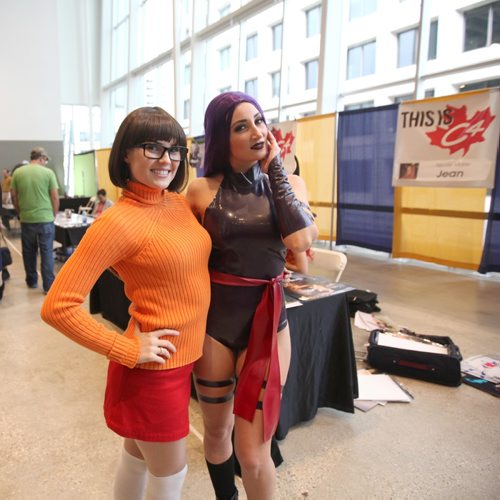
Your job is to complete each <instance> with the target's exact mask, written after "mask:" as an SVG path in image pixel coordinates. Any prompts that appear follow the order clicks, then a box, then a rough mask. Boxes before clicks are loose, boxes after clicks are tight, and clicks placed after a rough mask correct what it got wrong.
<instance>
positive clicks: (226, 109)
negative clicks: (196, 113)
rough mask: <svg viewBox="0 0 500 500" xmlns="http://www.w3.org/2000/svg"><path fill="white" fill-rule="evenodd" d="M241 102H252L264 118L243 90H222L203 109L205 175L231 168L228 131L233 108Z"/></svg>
mask: <svg viewBox="0 0 500 500" xmlns="http://www.w3.org/2000/svg"><path fill="white" fill-rule="evenodd" d="M242 102H249V103H250V104H253V105H254V106H255V107H256V108H257V110H258V111H259V113H260V114H261V115H262V118H263V119H264V122H265V118H264V112H263V111H262V108H261V107H260V105H259V103H258V102H257V101H256V100H255V99H254V98H253V97H251V96H249V95H247V94H244V93H243V92H224V93H222V94H219V95H218V96H216V97H214V98H213V99H212V100H211V101H210V104H209V105H208V107H207V110H206V111H205V155H204V159H203V168H204V172H205V174H204V175H205V177H211V176H213V175H216V174H218V173H223V172H225V171H227V170H228V169H230V168H231V165H230V163H229V153H230V151H229V131H230V128H231V120H232V118H233V113H234V109H235V108H236V106H237V105H238V104H240V103H242Z"/></svg>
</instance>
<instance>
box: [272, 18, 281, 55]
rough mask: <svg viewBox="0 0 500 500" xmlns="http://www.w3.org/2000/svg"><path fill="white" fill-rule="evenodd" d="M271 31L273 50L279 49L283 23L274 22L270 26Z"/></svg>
mask: <svg viewBox="0 0 500 500" xmlns="http://www.w3.org/2000/svg"><path fill="white" fill-rule="evenodd" d="M271 29H272V31H273V50H281V37H282V34H283V24H281V23H279V24H275V25H274V26H273V27H272V28H271Z"/></svg>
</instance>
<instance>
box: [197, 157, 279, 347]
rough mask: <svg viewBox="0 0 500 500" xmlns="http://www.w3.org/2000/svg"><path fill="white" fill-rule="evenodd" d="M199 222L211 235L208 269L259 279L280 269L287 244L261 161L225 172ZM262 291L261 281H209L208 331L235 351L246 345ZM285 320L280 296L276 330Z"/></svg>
mask: <svg viewBox="0 0 500 500" xmlns="http://www.w3.org/2000/svg"><path fill="white" fill-rule="evenodd" d="M203 226H204V227H205V229H206V230H207V231H208V233H209V234H210V236H211V238H212V253H211V255H210V262H209V267H210V269H211V270H214V271H219V272H222V273H227V274H234V275H237V276H244V277H248V278H260V279H271V278H274V277H275V276H278V275H279V274H281V273H282V272H283V268H284V265H285V253H286V251H285V246H284V245H283V241H282V239H281V235H280V233H279V229H278V225H277V223H276V217H275V215H274V210H273V202H272V198H271V189H270V187H269V181H268V179H267V176H265V175H264V174H263V173H262V171H261V170H260V167H259V165H255V166H254V167H252V168H251V169H250V170H248V171H247V172H245V173H244V174H239V173H234V172H232V171H231V172H229V173H226V174H225V176H224V179H223V180H222V183H221V185H220V187H219V189H218V191H217V194H216V195H215V198H214V199H213V201H212V203H210V205H209V206H208V207H207V209H206V211H205V218H204V221H203ZM263 290H264V286H256V287H250V288H248V287H238V286H229V285H219V284H216V283H212V296H211V303H210V309H209V312H208V320H207V333H208V335H210V336H211V337H213V338H215V339H216V340H218V341H219V342H221V343H222V344H224V345H226V346H228V347H230V348H231V349H233V350H234V351H240V350H242V349H245V348H246V347H247V345H248V338H249V334H250V326H251V323H252V318H253V315H254V312H255V308H256V306H257V304H258V303H259V300H260V298H261V296H262V291H263ZM285 325H286V313H285V307H284V300H283V309H282V312H281V317H280V322H279V327H278V331H279V330H282V329H283V328H284V327H285Z"/></svg>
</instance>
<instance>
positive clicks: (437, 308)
mask: <svg viewBox="0 0 500 500" xmlns="http://www.w3.org/2000/svg"><path fill="white" fill-rule="evenodd" d="M7 236H8V238H9V239H10V240H11V241H12V242H13V244H14V245H15V247H16V248H17V250H18V251H19V248H20V241H19V235H18V234H16V233H15V231H14V232H13V233H11V234H10V235H7ZM12 253H13V258H14V264H13V265H12V266H11V267H10V272H11V274H12V278H11V280H10V281H9V282H7V286H6V290H5V296H4V299H3V301H2V302H0V332H1V333H0V353H1V359H2V362H1V363H2V377H3V383H2V389H1V399H0V450H1V456H0V498H1V499H64V500H66V499H82V500H83V499H85V500H86V499H108V498H110V497H111V495H110V491H111V482H112V478H113V474H114V469H115V465H116V462H117V458H118V455H119V450H120V446H121V440H120V438H119V437H118V436H116V435H114V434H113V433H112V432H111V431H109V430H108V429H107V428H106V426H105V424H104V421H103V417H102V400H103V391H104V383H105V372H106V360H105V359H104V358H102V357H101V356H98V355H96V354H94V353H92V352H90V351H87V350H85V349H83V348H81V347H80V346H78V345H76V344H74V343H72V342H71V341H69V340H67V339H66V338H65V337H63V336H62V335H60V334H59V333H57V332H56V331H54V330H53V329H51V328H50V327H48V326H47V325H45V324H44V323H42V322H41V320H40V318H39V310H40V307H41V304H42V302H43V299H44V296H43V294H42V291H41V290H40V289H38V290H31V289H28V288H27V287H26V286H25V284H24V272H23V266H22V260H21V255H20V253H18V252H16V251H13V252H12ZM321 272H322V270H320V269H315V270H313V273H321ZM342 281H343V282H345V283H349V284H351V285H353V286H355V287H356V288H365V289H366V288H367V289H371V290H373V291H375V292H377V293H378V295H379V299H380V306H381V307H382V313H381V314H384V315H385V316H387V317H389V318H390V319H391V320H393V321H394V322H396V323H397V324H399V325H404V326H407V327H409V328H411V329H412V330H415V331H417V332H419V333H430V334H435V335H447V336H450V337H452V339H453V340H454V341H455V343H456V344H458V345H459V347H460V349H461V351H462V354H463V356H464V357H469V356H472V355H475V354H481V353H483V354H487V353H494V352H500V328H499V324H500V311H499V297H500V279H499V277H498V275H495V276H490V277H483V276H480V275H477V274H475V273H468V272H453V271H449V270H444V269H442V268H438V267H437V266H434V267H429V266H422V265H421V264H418V263H415V262H411V263H402V262H400V261H394V260H390V259H387V258H385V257H383V256H380V255H375V254H372V255H366V254H364V253H361V252H359V251H354V250H353V249H348V265H347V269H346V271H345V272H344V274H343V276H342ZM353 336H354V342H355V346H356V350H357V351H359V352H362V351H363V350H365V347H364V344H365V343H366V341H367V337H368V333H367V332H364V331H361V330H357V329H353ZM359 366H360V367H363V366H365V365H364V364H363V362H362V361H359ZM400 380H403V381H404V383H405V385H406V386H407V387H408V388H409V389H410V391H411V392H412V393H413V394H414V395H415V400H414V401H413V402H412V403H410V404H398V403H392V404H388V405H386V406H385V407H382V406H380V407H377V408H375V409H373V410H371V411H370V412H368V413H363V412H358V411H357V412H356V413H355V414H347V413H342V412H339V411H336V410H331V409H320V410H319V412H318V415H317V416H316V418H315V419H314V420H313V421H311V422H308V423H305V424H302V425H300V426H298V427H295V428H293V429H292V430H291V431H290V432H289V434H288V436H287V437H286V439H285V440H284V441H282V442H281V443H280V447H281V451H282V454H283V456H284V459H285V462H284V464H283V465H281V466H280V467H279V468H278V473H277V475H278V493H277V495H276V498H277V499H283V500H285V499H286V500H288V499H290V500H295V499H297V500H298V499H304V498H308V499H315V500H316V499H318V500H323V499H337V498H338V499H347V498H352V499H365V498H366V499H373V498H375V499H389V498H390V499H400V498H401V499H403V498H404V499H412V498H415V499H417V498H418V499H426V498H429V499H434V498H436V499H437V498H439V499H443V498H450V499H451V498H453V499H461V498H463V499H465V498H467V499H483V498H484V499H485V498H498V496H497V495H499V493H498V490H499V480H498V477H499V476H498V460H499V457H500V425H499V418H498V414H499V409H500V399H498V398H495V397H493V396H491V395H488V394H486V393H483V392H481V391H479V390H477V389H474V388H471V387H469V386H466V385H462V386H460V387H458V388H450V387H444V386H439V385H435V384H431V383H426V382H420V381H417V380H412V379H400ZM191 425H192V428H193V431H192V432H191V434H190V436H189V439H188V445H189V472H188V476H187V479H186V483H185V487H184V492H183V498H185V499H186V500H191V499H192V500H198V499H201V500H204V499H212V498H213V495H212V493H211V486H210V483H209V479H208V475H207V473H206V470H205V465H204V459H203V450H202V443H201V435H202V432H203V428H202V425H201V419H200V412H199V409H198V407H197V404H196V402H192V403H191ZM239 484H240V491H241V495H240V498H242V499H244V498H246V497H245V495H244V493H243V488H242V486H241V483H239Z"/></svg>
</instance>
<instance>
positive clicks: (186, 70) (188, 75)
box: [184, 64, 191, 85]
mask: <svg viewBox="0 0 500 500" xmlns="http://www.w3.org/2000/svg"><path fill="white" fill-rule="evenodd" d="M190 83H191V64H186V65H184V84H185V85H189V84H190Z"/></svg>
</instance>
